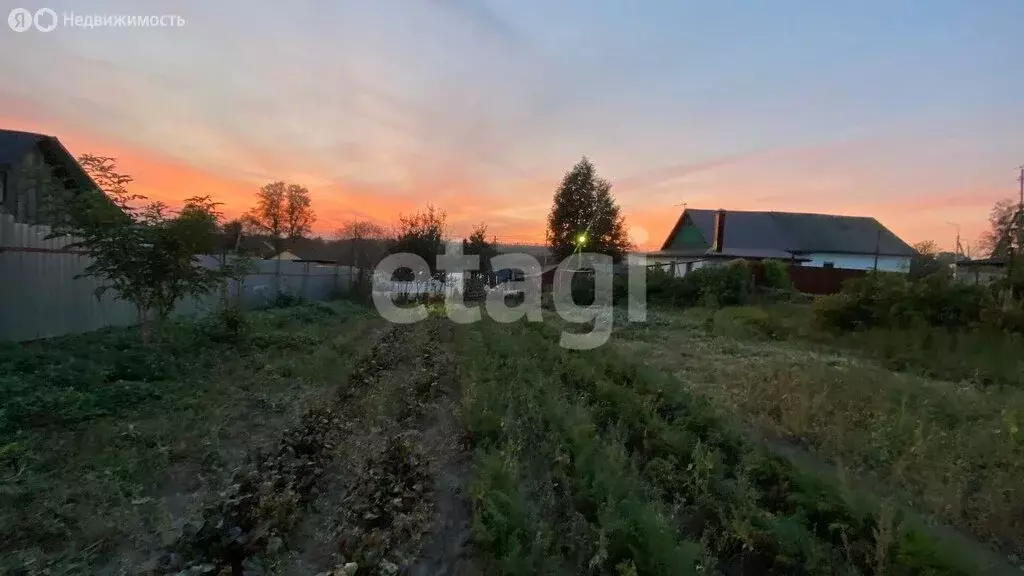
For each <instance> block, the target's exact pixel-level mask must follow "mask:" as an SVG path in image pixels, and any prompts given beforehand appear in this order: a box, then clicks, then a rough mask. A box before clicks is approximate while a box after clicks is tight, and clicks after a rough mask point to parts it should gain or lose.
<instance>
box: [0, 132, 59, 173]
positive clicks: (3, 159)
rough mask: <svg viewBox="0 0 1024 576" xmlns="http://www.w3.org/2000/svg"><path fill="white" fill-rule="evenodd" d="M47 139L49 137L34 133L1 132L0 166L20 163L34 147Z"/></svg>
mask: <svg viewBox="0 0 1024 576" xmlns="http://www.w3.org/2000/svg"><path fill="white" fill-rule="evenodd" d="M47 138H49V136H45V135H43V134H34V133H32V132H18V131H15V130H0V165H4V164H14V163H15V162H18V161H20V160H21V159H22V158H24V157H25V155H26V154H28V152H29V150H31V149H32V147H33V146H35V145H36V144H39V142H41V141H43V140H45V139H47Z"/></svg>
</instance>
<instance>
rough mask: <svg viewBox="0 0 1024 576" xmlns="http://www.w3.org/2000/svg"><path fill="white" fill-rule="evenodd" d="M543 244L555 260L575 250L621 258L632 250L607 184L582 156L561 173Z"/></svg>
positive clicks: (623, 221) (563, 257)
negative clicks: (546, 244) (561, 176)
mask: <svg viewBox="0 0 1024 576" xmlns="http://www.w3.org/2000/svg"><path fill="white" fill-rule="evenodd" d="M547 242H548V246H549V247H550V248H551V252H552V254H553V255H554V256H555V258H556V259H558V260H564V259H565V258H567V257H568V256H570V255H571V254H573V253H574V252H575V251H576V250H577V249H580V250H581V251H586V252H596V253H599V254H607V255H609V256H612V257H613V258H615V259H621V258H622V257H623V256H624V255H625V254H626V252H627V251H629V249H630V248H631V247H632V244H631V242H630V241H629V236H628V234H627V232H626V223H625V219H624V218H623V217H622V214H621V213H620V211H619V207H618V205H617V204H616V203H615V199H614V198H613V197H612V194H611V184H610V183H609V182H608V181H607V180H604V179H602V178H600V177H598V175H597V172H596V170H595V169H594V165H593V164H592V163H591V162H590V160H588V159H587V158H586V157H583V159H582V160H580V161H579V163H577V164H576V165H575V166H573V168H572V170H570V171H569V172H567V173H566V174H565V177H564V178H562V183H561V185H560V186H559V187H558V190H557V191H556V192H555V197H554V202H553V205H552V207H551V212H550V213H549V214H548V229H547Z"/></svg>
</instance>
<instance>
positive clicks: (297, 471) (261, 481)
mask: <svg viewBox="0 0 1024 576" xmlns="http://www.w3.org/2000/svg"><path fill="white" fill-rule="evenodd" d="M458 398H459V390H458V379H457V377H456V371H455V362H454V358H453V350H452V334H451V326H450V325H449V324H448V323H447V322H444V321H443V320H440V319H431V320H429V321H427V322H421V323H419V324H415V325H412V326H393V327H390V328H388V329H386V330H385V331H384V332H383V333H382V334H381V335H380V336H379V340H378V341H377V342H376V344H375V345H374V346H373V348H372V350H371V352H370V353H369V354H368V355H366V356H365V357H364V358H363V359H362V360H361V361H360V362H359V364H358V366H357V367H356V369H355V370H354V371H353V373H352V375H351V377H350V378H349V379H348V381H347V382H346V383H345V384H343V385H342V386H340V387H339V390H338V393H337V395H336V397H335V398H334V399H333V400H332V401H330V402H327V403H325V405H323V406H317V407H315V408H314V409H312V410H310V411H309V412H308V413H307V414H305V415H304V416H303V417H302V421H301V422H300V423H299V424H298V425H297V426H296V427H294V428H292V429H289V430H288V431H287V432H286V433H285V434H284V437H283V438H282V439H281V441H280V443H279V445H278V447H277V449H276V450H274V451H271V452H269V453H253V454H250V455H249V457H248V460H247V463H246V465H245V466H242V467H240V468H239V469H238V470H237V471H236V472H235V474H234V476H233V479H232V482H231V483H230V484H229V486H228V488H227V489H226V490H225V491H224V492H222V493H221V494H220V495H219V497H218V498H215V499H214V500H213V501H212V502H210V503H209V504H208V505H207V506H206V509H205V512H204V518H205V521H204V522H203V523H202V524H201V525H200V526H187V527H186V528H185V530H183V532H182V534H181V537H180V538H179V539H178V540H177V542H175V544H174V545H173V546H171V547H170V548H169V549H168V550H167V551H165V552H164V554H162V555H161V556H160V557H159V558H158V559H155V560H154V562H153V565H152V566H151V570H150V571H149V572H148V573H150V574H171V573H178V571H180V570H182V569H186V570H190V572H186V573H190V574H218V575H220V574H232V575H235V576H240V575H243V574H244V575H253V576H255V575H261V574H295V575H303V576H306V575H313V574H326V575H331V576H334V575H338V574H348V573H352V572H353V571H356V570H357V571H358V573H359V574H385V575H390V574H398V573H403V574H466V573H471V571H470V570H469V569H468V567H467V565H466V563H465V561H464V558H463V557H464V549H465V542H466V540H467V538H468V530H469V509H468V504H467V501H466V497H465V495H464V488H465V485H464V483H465V481H466V478H467V466H468V458H467V455H466V451H465V448H464V445H463V443H462V434H461V432H460V431H459V423H458V417H457V413H458Z"/></svg>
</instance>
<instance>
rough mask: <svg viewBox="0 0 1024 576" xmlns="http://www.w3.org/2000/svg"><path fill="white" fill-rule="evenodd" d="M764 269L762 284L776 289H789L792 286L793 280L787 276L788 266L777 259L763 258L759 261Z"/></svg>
mask: <svg viewBox="0 0 1024 576" xmlns="http://www.w3.org/2000/svg"><path fill="white" fill-rule="evenodd" d="M761 267H762V269H763V270H764V279H763V280H762V286H763V287H765V288H774V289H776V290H790V289H792V288H793V280H792V279H791V278H790V277H789V266H788V265H787V264H786V263H785V262H782V261H779V260H765V261H764V262H762V263H761Z"/></svg>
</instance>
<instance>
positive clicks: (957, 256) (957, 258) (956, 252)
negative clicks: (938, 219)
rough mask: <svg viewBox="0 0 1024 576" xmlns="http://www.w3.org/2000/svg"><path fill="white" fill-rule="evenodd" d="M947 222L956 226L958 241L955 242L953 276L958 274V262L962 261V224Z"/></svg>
mask: <svg viewBox="0 0 1024 576" xmlns="http://www.w3.org/2000/svg"><path fill="white" fill-rule="evenodd" d="M946 224H949V225H950V226H954V227H956V241H955V242H954V244H953V278H956V276H957V269H958V264H959V263H960V253H961V252H963V249H962V248H961V246H960V225H959V224H957V223H956V222H949V221H947V222H946Z"/></svg>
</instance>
